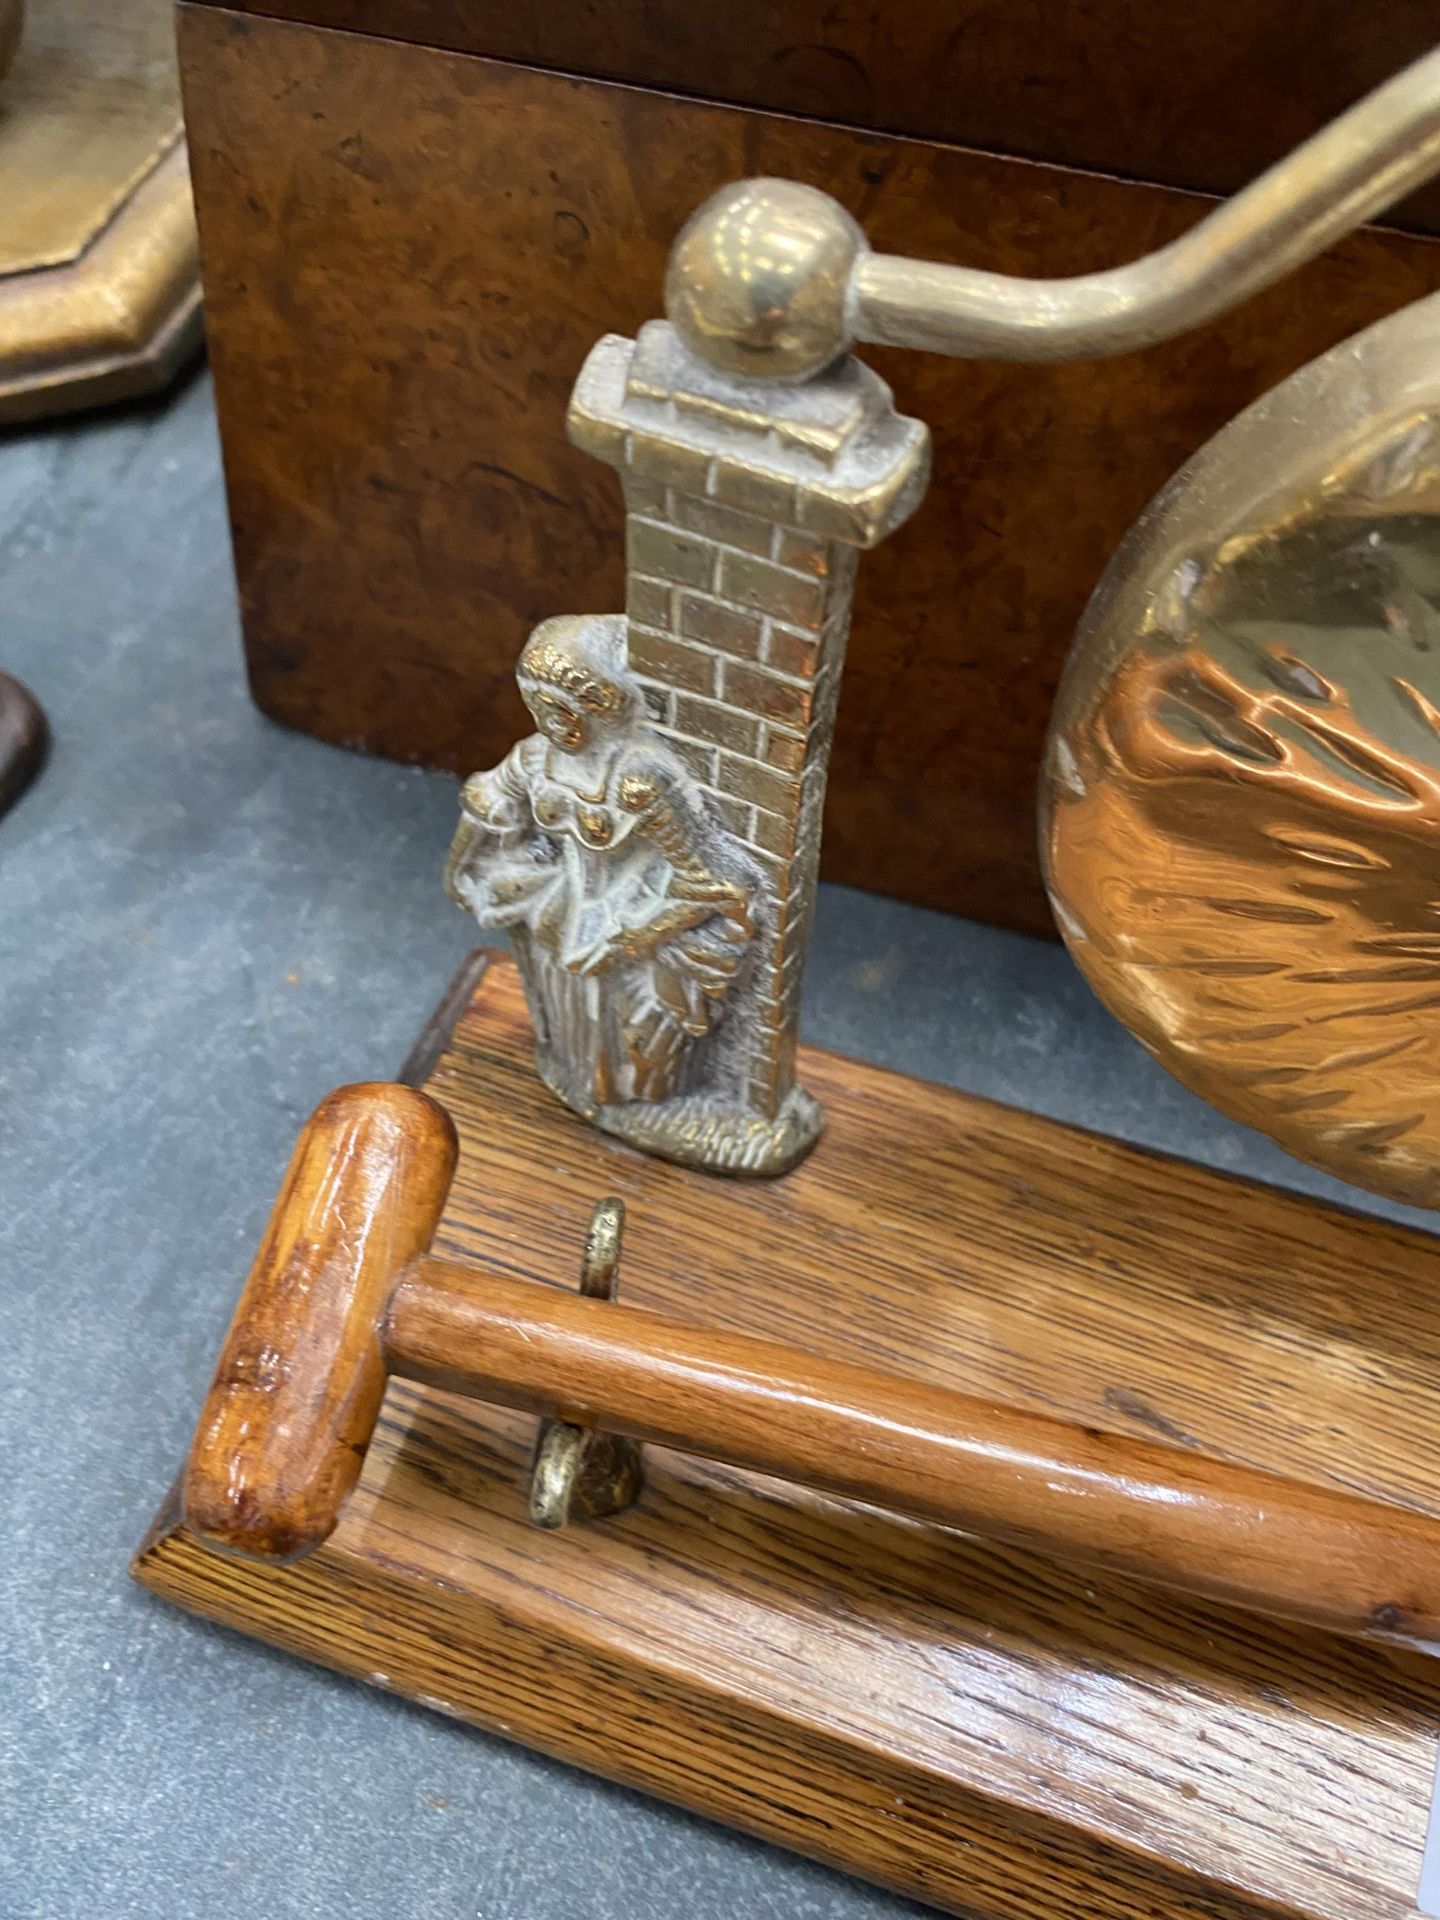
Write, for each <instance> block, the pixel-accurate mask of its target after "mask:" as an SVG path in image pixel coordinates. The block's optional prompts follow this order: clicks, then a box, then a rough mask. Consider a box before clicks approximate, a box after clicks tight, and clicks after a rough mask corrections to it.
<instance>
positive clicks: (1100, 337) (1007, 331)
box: [667, 52, 1440, 375]
mask: <svg viewBox="0 0 1440 1920" xmlns="http://www.w3.org/2000/svg"><path fill="white" fill-rule="evenodd" d="M1437 169H1440V52H1435V53H1431V54H1427V55H1426V56H1425V57H1424V58H1423V59H1421V60H1417V61H1416V62H1415V63H1414V64H1413V65H1412V66H1409V67H1407V68H1406V69H1405V70H1404V72H1402V73H1399V74H1397V75H1396V76H1395V77H1394V79H1392V80H1388V81H1386V83H1385V84H1384V85H1383V86H1381V87H1377V88H1376V89H1375V91H1374V92H1373V93H1371V94H1368V95H1367V96H1366V97H1365V99H1363V100H1361V101H1360V102H1359V103H1358V104H1357V105H1356V106H1354V107H1352V108H1350V110H1349V111H1348V112H1347V113H1343V114H1341V115H1340V117H1339V118H1338V119H1337V120H1334V121H1332V122H1331V124H1330V125H1329V126H1328V127H1325V128H1323V129H1322V130H1321V132H1319V133H1317V134H1316V135H1315V136H1314V137H1313V138H1312V139H1310V140H1307V141H1306V142H1305V143H1304V145H1303V146H1300V147H1298V148H1297V149H1296V150H1295V152H1294V153H1292V154H1290V155H1288V156H1287V157H1286V158H1285V159H1284V160H1281V161H1280V162H1278V164H1277V165H1275V166H1273V167H1271V168H1270V169H1269V171H1268V172H1266V173H1264V174H1262V175H1261V176H1260V178H1259V179H1258V180H1255V181H1253V182H1252V183H1251V185H1250V186H1248V187H1246V188H1245V189H1244V191H1243V192H1241V193H1238V194H1236V195H1235V196H1234V198H1233V199H1231V200H1227V201H1226V202H1224V204H1223V205H1221V206H1219V207H1217V208H1216V209H1215V211H1214V212H1213V213H1210V214H1207V215H1206V217H1205V218H1204V219H1203V220H1200V221H1197V223H1196V224H1195V226H1193V227H1192V228H1191V229H1190V231H1189V232H1188V233H1185V234H1182V235H1181V236H1180V238H1179V239H1178V240H1175V241H1173V242H1172V243H1171V244H1170V245H1169V246H1167V247H1162V248H1160V249H1159V250H1158V251H1157V252H1155V253H1151V254H1147V255H1145V256H1144V258H1143V259H1140V260H1135V261H1132V262H1130V263H1129V264H1128V265H1126V266H1123V267H1116V268H1110V269H1107V270H1104V271H1101V272H1098V273H1089V274H1081V275H1078V276H1075V277H1073V278H1070V279H1062V280H1022V279H1016V278H1014V277H1013V276H1011V275H1008V274H999V273H984V272H981V271H979V270H978V269H976V268H974V267H955V266H942V265H940V264H938V263H935V262H931V261H925V260H909V259H904V258H901V257H900V256H898V255H892V254H880V253H872V252H871V251H870V249H869V248H868V247H867V246H866V245H865V244H864V241H863V238H859V237H858V235H857V231H856V229H855V227H854V223H853V222H852V221H851V219H850V216H849V215H848V214H847V213H845V212H844V210H843V209H841V208H840V207H838V206H837V205H836V204H835V203H834V202H833V201H831V202H830V203H829V208H828V210H822V207H821V205H820V204H819V203H823V201H824V199H825V196H823V195H820V194H817V193H815V191H814V190H813V189H811V188H806V187H798V186H796V185H795V184H794V183H793V182H787V181H778V180H753V181H745V182H742V183H740V184H739V185H738V186H735V187H732V188H727V189H725V190H723V191H722V192H721V193H719V194H716V195H714V196H713V197H712V198H711V199H710V200H708V201H707V202H706V204H705V205H704V207H702V208H701V210H700V211H699V213H697V214H696V215H695V217H694V218H693V219H692V220H691V222H690V224H689V225H688V226H687V227H686V229H685V231H684V233H683V234H682V236H681V239H680V242H679V244H678V245H677V248H676V251H675V254H674V257H673V259H672V262H671V269H670V279H669V282H668V284H667V303H668V311H669V314H670V318H671V320H672V321H673V322H674V324H675V326H676V327H677V328H678V329H679V331H680V332H681V333H682V334H683V335H684V337H685V339H686V341H687V343H688V344H689V345H690V346H691V347H692V348H693V349H694V351H695V352H696V353H699V354H701V355H703V356H705V357H706V358H707V359H709V360H711V361H712V362H713V364H714V365H716V366H721V367H733V368H736V369H742V370H744V371H747V372H774V373H777V374H788V375H798V374H803V373H804V372H806V371H808V370H809V369H810V368H811V367H813V366H815V365H823V364H824V362H823V359H822V357H821V355H822V352H823V351H824V349H825V348H826V347H827V346H828V348H829V350H830V351H831V353H832V355H833V354H838V353H841V352H844V351H846V350H847V349H848V348H849V347H850V346H851V345H853V344H854V343H855V342H856V341H871V342H873V343H875V344H876V345H882V346H891V347H918V348H920V349H921V350H922V351H924V352H927V353H948V354H956V355H959V356H960V357H962V358H966V359H972V360H1035V361H1042V360H1083V359H1096V358H1104V357H1106V356H1109V355H1111V354H1117V353H1128V352H1131V351H1132V350H1133V349H1135V348H1137V347H1145V346H1152V345H1154V344H1155V343H1156V342H1158V341H1161V340H1168V339H1172V338H1174V336H1175V335H1177V334H1180V333H1185V332H1188V331H1189V329H1190V328H1192V327H1198V326H1200V325H1202V324H1203V323H1204V322H1205V321H1207V320H1213V319H1215V318H1216V316H1217V315H1219V314H1221V313H1224V312H1226V311H1227V310H1228V309H1229V308H1231V307H1234V306H1238V305H1239V304H1240V302H1241V301H1242V300H1248V299H1249V298H1250V296H1251V295H1252V294H1256V293H1259V292H1260V291H1261V290H1262V289H1263V288H1265V287H1268V286H1273V285H1274V283H1275V282H1276V281H1277V280H1281V279H1283V278H1284V277H1285V275H1286V274H1287V273H1292V272H1294V270H1295V269H1296V268H1297V267H1300V266H1303V265H1304V264H1305V262H1306V261H1307V260H1313V259H1314V257H1315V256H1316V254H1318V253H1323V252H1324V251H1325V249H1326V248H1327V247H1328V246H1331V245H1333V244H1334V242H1335V241H1337V240H1339V239H1342V238H1343V237H1344V236H1345V235H1346V234H1347V233H1350V232H1352V231H1353V230H1354V229H1355V228H1356V227H1358V226H1362V225H1363V224H1364V223H1365V221H1367V220H1370V219H1373V218H1374V216H1375V215H1376V214H1378V213H1381V212H1383V211H1384V210H1385V208H1387V207H1390V206H1393V205H1394V204H1395V202H1396V201H1397V200H1400V199H1402V198H1403V197H1404V196H1405V195H1406V194H1407V193H1409V192H1411V191H1413V189H1414V188H1416V187H1419V186H1422V185H1423V184H1424V182H1425V181H1427V180H1428V179H1430V177H1431V176H1432V174H1434V173H1435V172H1436V170H1437ZM842 276H843V284H842Z"/></svg>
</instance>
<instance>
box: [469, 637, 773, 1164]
mask: <svg viewBox="0 0 1440 1920" xmlns="http://www.w3.org/2000/svg"><path fill="white" fill-rule="evenodd" d="M516 678H517V680H518V682H519V686H520V692H521V695H522V697H523V699H524V701H525V704H526V706H527V707H528V708H529V710H530V713H531V714H532V716H533V717H534V720H535V725H536V728H537V731H536V732H535V733H533V734H530V735H529V736H527V737H526V738H525V739H523V740H521V741H520V742H519V743H518V744H517V745H516V746H515V747H513V748H512V749H511V751H510V753H509V754H508V755H507V756H506V757H505V759H504V760H503V761H502V762H501V763H500V765H499V766H498V767H494V768H492V769H491V770H490V771H489V772H487V773H477V774H475V775H473V776H472V778H471V779H470V780H469V781H468V782H467V783H466V786H465V789H464V795H463V800H462V813H461V820H460V825H459V828H458V830H457V832H456V835H455V839H454V842H453V844H452V846H451V849H450V858H449V861H448V863H447V866H446V873H445V884H446V888H447V890H448V891H449V893H450V895H451V897H452V898H453V899H455V900H456V901H458V902H459V903H460V905H462V906H464V907H467V908H469V910H470V911H471V912H472V913H474V915H475V916H476V918H477V919H478V920H479V921H480V922H481V924H482V925H485V926H492V927H504V928H506V929H508V930H509V933H510V936H511V943H512V947H513V950H514V953H515V956H516V960H517V962H518V964H519V967H520V971H521V975H522V978H523V980H524V983H525V991H526V997H527V999H528V1001H529V1006H530V1013H531V1018H532V1020H533V1021H534V1023H535V1032H536V1053H537V1062H538V1065H539V1069H540V1073H541V1075H542V1077H543V1078H544V1079H545V1081H546V1083H547V1085H549V1086H550V1087H551V1089H552V1090H553V1091H554V1092H555V1093H557V1094H558V1095H559V1097H560V1098H561V1099H562V1100H564V1101H565V1102H566V1104H567V1105H569V1106H571V1107H573V1108H574V1109H575V1111H576V1112H577V1113H580V1114H583V1115H584V1116H585V1117H586V1118H587V1119H589V1120H593V1121H595V1122H596V1123H597V1124H598V1125H600V1126H602V1127H604V1128H606V1130H607V1131H610V1132H614V1133H618V1134H621V1135H622V1136H624V1137H626V1138H632V1139H635V1140H636V1142H637V1144H641V1145H644V1146H646V1147H648V1148H649V1149H650V1150H651V1151H657V1152H662V1153H666V1154H668V1155H669V1156H670V1157H672V1158H676V1159H685V1160H700V1161H701V1162H702V1163H703V1162H705V1160H706V1159H707V1154H706V1153H705V1151H704V1150H703V1148H699V1149H697V1146H696V1141H697V1138H698V1137H700V1136H701V1135H704V1136H707V1137H708V1136H713V1135H714V1133H715V1131H716V1123H717V1119H719V1118H720V1117H721V1116H723V1114H724V1113H726V1112H732V1113H733V1112H735V1111H736V1109H737V1105H738V1089H739V1087H740V1085H741V1084H742V1075H741V1072H740V1071H739V1063H732V1062H730V1061H729V1060H728V1059H727V1049H726V1045H725V1032H724V1016H725V1014H726V1012H727V1009H728V1008H729V1006H730V1004H731V1003H732V1001H733V1000H734V999H735V998H736V997H737V995H739V994H741V993H743V989H744V971H745V961H746V957H747V952H748V950H749V948H750V945H751V941H752V937H753V934H754V932H755V925H756V914H757V911H758V910H759V909H760V906H761V898H762V889H761V887H760V884H759V881H758V878H757V876H755V875H754V874H753V873H750V872H747V871H746V869H745V865H744V863H743V860H742V859H741V858H740V857H739V856H738V854H737V852H736V850H735V849H734V848H733V847H731V846H729V845H727V842H726V836H725V834H724V832H723V830H722V829H721V828H719V827H718V825H717V824H716V823H714V822H713V821H712V820H711V819H710V818H709V816H708V815H707V814H706V812H705V811H704V808H703V805H702V804H701V803H700V801H699V800H698V798H697V797H696V796H695V795H694V793H693V789H692V786H691V782H690V779H689V776H688V774H687V772H686V769H685V767H684V765H683V764H682V762H681V761H680V760H679V759H678V758H677V757H676V756H675V755H674V754H673V753H672V752H670V751H669V749H668V748H667V747H666V746H665V745H664V744H663V743H662V742H661V741H660V740H658V739H657V738H656V737H655V735H654V734H653V733H652V732H651V730H650V729H649V728H648V726H647V725H646V722H645V716H644V706H643V703H642V700H641V696H640V692H639V689H638V688H637V687H636V685H635V683H634V681H633V680H632V679H631V677H630V675H629V673H628V672H627V670H626V667H625V622H624V620H623V618H620V617H609V616H582V617H572V618H562V619H557V620H547V621H545V622H544V623H543V625H541V626H539V627H537V628H536V630H535V632H534V634H533V635H532V637H531V639H530V642H529V644H528V645H527V646H526V648H525V651H524V653H523V654H522V655H521V657H520V663H519V667H518V669H517V673H516ZM729 1051H730V1052H732V1053H733V1051H734V1049H733V1048H732V1049H730V1050H729ZM721 1130H722V1131H723V1126H722V1129H721ZM722 1160H723V1156H722ZM737 1170H741V1169H738V1168H737Z"/></svg>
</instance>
